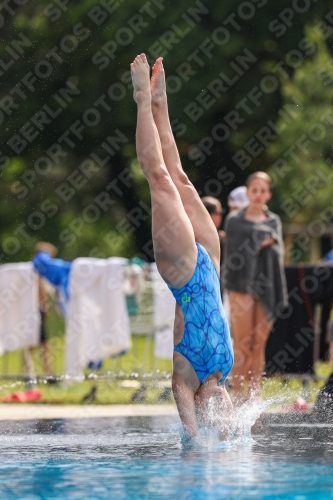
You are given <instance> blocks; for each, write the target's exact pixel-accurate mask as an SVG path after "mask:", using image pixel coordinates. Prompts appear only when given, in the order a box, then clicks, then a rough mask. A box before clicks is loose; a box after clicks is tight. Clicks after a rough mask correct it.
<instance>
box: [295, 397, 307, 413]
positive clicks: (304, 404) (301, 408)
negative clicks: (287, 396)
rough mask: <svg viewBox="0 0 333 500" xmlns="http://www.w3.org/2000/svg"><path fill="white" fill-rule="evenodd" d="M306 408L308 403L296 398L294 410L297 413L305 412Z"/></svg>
mask: <svg viewBox="0 0 333 500" xmlns="http://www.w3.org/2000/svg"><path fill="white" fill-rule="evenodd" d="M307 408H308V403H307V402H306V401H305V399H303V398H297V399H296V401H295V403H294V410H297V411H304V410H307Z"/></svg>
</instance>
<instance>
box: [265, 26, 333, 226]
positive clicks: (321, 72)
mask: <svg viewBox="0 0 333 500" xmlns="http://www.w3.org/2000/svg"><path fill="white" fill-rule="evenodd" d="M306 36H307V38H308V40H309V41H310V42H312V43H314V44H315V45H316V51H315V53H314V55H313V57H311V59H309V60H307V61H306V62H304V63H303V64H302V65H301V66H300V67H299V68H297V69H296V70H295V72H294V74H293V75H292V77H290V78H289V77H288V76H285V78H284V79H283V81H282V96H283V106H282V108H281V110H283V111H284V112H283V114H281V117H280V118H279V120H278V121H277V124H276V125H277V127H278V128H279V129H280V131H281V132H280V133H279V135H278V138H277V140H276V141H275V142H274V143H273V144H272V145H271V147H270V149H269V154H270V156H271V159H272V160H275V163H274V164H273V167H272V169H271V171H270V173H271V175H272V177H273V178H274V180H275V182H276V189H275V192H274V196H275V204H276V206H277V207H279V206H280V207H281V206H283V207H285V210H284V211H282V215H284V220H285V221H286V222H295V223H300V224H308V223H310V222H311V221H313V220H320V221H323V222H329V220H328V221H327V220H325V218H324V211H325V209H326V208H327V207H330V206H332V179H333V159H332V157H331V154H332V153H331V151H332V144H333V115H332V112H331V109H332V104H333V58H332V55H331V53H330V51H329V50H328V47H327V46H326V44H325V42H324V41H323V37H322V36H321V35H320V33H318V31H315V30H314V29H313V27H307V28H306ZM288 150H289V151H290V154H288V153H286V152H288Z"/></svg>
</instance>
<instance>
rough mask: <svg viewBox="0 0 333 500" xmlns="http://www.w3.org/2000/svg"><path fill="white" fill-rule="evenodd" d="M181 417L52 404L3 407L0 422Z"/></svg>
mask: <svg viewBox="0 0 333 500" xmlns="http://www.w3.org/2000/svg"><path fill="white" fill-rule="evenodd" d="M311 407H312V405H309V409H308V410H307V411H303V412H292V413H290V409H287V408H283V407H279V408H277V407H275V408H269V409H266V410H265V411H264V413H265V414H270V415H272V414H274V415H285V414H289V415H291V414H292V415H298V416H301V415H304V416H305V415H309V411H310V410H311ZM159 415H175V416H177V415H178V412H177V408H176V405H173V404H159V405H158V404H152V405H145V404H135V405H133V404H125V405H48V404H15V403H14V404H13V403H10V404H0V420H44V419H50V420H52V419H62V418H66V419H67V418H89V417H104V418H105V417H106V418H107V417H134V416H137V417H138V416H141V417H150V416H159Z"/></svg>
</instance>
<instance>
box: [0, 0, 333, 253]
mask: <svg viewBox="0 0 333 500" xmlns="http://www.w3.org/2000/svg"><path fill="white" fill-rule="evenodd" d="M18 3H20V4H21V5H18ZM11 4H13V5H12V6H11V7H8V8H7V9H3V11H2V12H1V17H0V26H1V37H2V38H1V40H2V41H1V45H0V59H1V68H2V73H3V75H2V78H3V85H2V88H1V95H0V103H1V106H0V109H1V111H0V124H1V125H2V143H3V144H2V147H1V155H0V165H1V167H2V180H1V185H0V224H1V228H2V231H1V236H0V259H1V262H7V261H10V260H21V259H22V260H24V259H27V258H29V257H30V252H31V249H32V247H33V245H34V243H35V241H36V240H38V239H45V240H49V241H51V242H52V243H54V244H55V245H56V246H58V247H60V254H61V255H62V256H64V257H65V258H74V257H75V256H77V255H94V256H100V257H103V256H108V255H114V254H118V255H125V256H131V255H133V254H134V253H135V252H137V253H139V254H140V255H141V256H142V257H146V258H148V259H151V258H152V253H151V246H150V243H149V241H150V215H149V192H148V186H147V183H146V181H145V179H144V178H143V177H142V174H141V172H140V170H139V169H138V165H137V162H136V160H135V122H136V109H135V103H134V102H133V100H132V97H131V94H132V90H131V85H130V79H129V71H128V69H129V63H130V62H131V61H132V60H133V58H134V57H135V55H136V54H137V53H140V52H143V51H145V52H146V53H147V55H148V57H149V59H150V61H151V62H153V60H154V59H155V57H157V56H159V55H162V56H164V63H165V67H166V72H167V75H168V91H169V106H170V116H171V119H172V121H173V124H174V130H175V135H176V139H177V142H178V146H179V149H180V152H181V156H182V161H183V164H184V168H185V169H186V171H187V172H188V173H189V176H190V178H191V179H192V181H193V182H194V184H195V186H196V187H197V189H198V190H199V191H200V192H201V193H202V194H213V195H214V194H215V195H217V196H218V197H219V198H220V199H221V200H222V202H223V203H225V201H226V197H227V195H228V193H229V191H230V190H231V189H232V188H233V187H235V186H237V185H239V184H240V183H243V182H244V178H245V177H247V175H248V174H249V173H250V172H251V171H252V170H256V169H258V168H260V169H263V170H266V169H267V168H268V166H269V161H270V158H271V156H268V154H267V151H266V146H267V145H268V144H269V142H270V141H269V140H265V139H263V138H262V139H261V142H260V143H259V145H256V141H257V140H256V139H255V137H256V134H257V132H258V133H259V134H260V133H261V137H264V136H263V131H262V129H263V127H267V124H268V123H272V124H273V125H274V123H275V121H276V119H277V118H278V116H279V115H278V113H279V110H280V107H281V95H280V87H279V83H278V80H277V79H278V78H280V76H281V71H278V70H279V69H280V68H283V69H284V71H286V72H287V73H288V74H292V73H293V71H294V69H295V67H296V63H297V64H298V62H301V64H302V63H303V61H306V59H307V57H308V56H309V55H310V53H311V50H312V46H308V45H307V44H306V42H305V41H304V33H303V29H304V26H305V24H306V23H307V22H310V21H312V19H313V16H314V15H315V14H316V15H318V16H321V18H325V16H327V14H328V12H329V11H330V9H331V6H329V5H328V3H326V2H304V5H303V4H302V5H300V4H299V3H297V2H293V3H292V4H291V3H290V0H281V1H280V2H279V3H272V2H268V1H267V0H252V1H251V2H247V1H245V2H244V1H239V0H238V1H236V2H234V1H231V0H226V1H224V2H222V3H218V2H212V1H209V2H205V1H204V0H203V1H202V2H201V1H199V0H195V1H193V0H184V1H183V2H181V3H174V2H170V1H163V0H152V1H148V2H146V3H144V4H140V5H138V3H137V2H135V1H134V0H127V1H126V2H123V1H121V0H118V1H112V0H104V1H103V2H101V1H96V0H72V1H71V2H67V1H66V0H57V1H55V0H50V1H48V2H44V1H43V2H35V3H33V2H17V3H16V2H14V1H13V2H11ZM330 19H331V18H330ZM325 22H326V23H327V24H328V25H329V22H330V21H329V20H325ZM295 61H296V63H295ZM1 68H0V69H1ZM282 74H283V73H282ZM266 137H267V135H266ZM249 151H250V153H249Z"/></svg>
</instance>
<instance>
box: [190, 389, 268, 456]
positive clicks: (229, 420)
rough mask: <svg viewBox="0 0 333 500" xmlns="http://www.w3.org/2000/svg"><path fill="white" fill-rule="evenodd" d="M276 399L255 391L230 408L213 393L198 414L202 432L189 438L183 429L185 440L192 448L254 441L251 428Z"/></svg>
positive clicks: (225, 446)
mask: <svg viewBox="0 0 333 500" xmlns="http://www.w3.org/2000/svg"><path fill="white" fill-rule="evenodd" d="M276 403H277V400H276V399H273V398H272V399H266V400H265V401H261V400H258V398H257V397H256V396H255V395H251V396H250V397H249V399H248V400H247V401H246V402H244V403H242V404H238V405H236V407H235V408H234V409H233V410H231V409H230V407H227V405H225V404H221V401H218V400H217V399H216V398H213V397H211V398H210V399H209V400H208V403H207V405H206V407H205V408H204V409H203V410H201V411H200V413H199V414H198V421H199V434H198V435H197V436H196V437H195V438H191V439H189V438H188V437H187V436H186V435H185V434H184V432H183V431H180V435H181V440H182V444H183V446H185V447H191V448H228V447H231V446H245V445H252V444H254V443H255V441H254V439H253V438H252V435H251V428H252V427H253V425H254V424H255V423H256V422H257V420H258V419H259V418H260V416H261V414H262V413H263V411H264V410H265V409H266V408H268V407H270V406H272V405H274V404H276Z"/></svg>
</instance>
